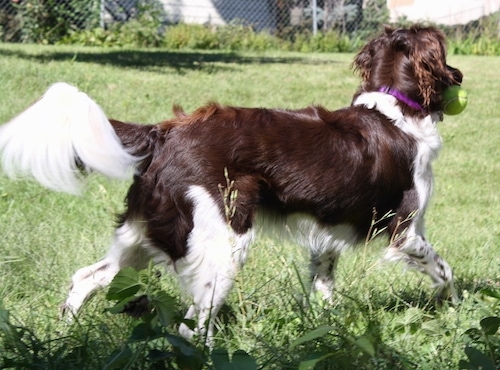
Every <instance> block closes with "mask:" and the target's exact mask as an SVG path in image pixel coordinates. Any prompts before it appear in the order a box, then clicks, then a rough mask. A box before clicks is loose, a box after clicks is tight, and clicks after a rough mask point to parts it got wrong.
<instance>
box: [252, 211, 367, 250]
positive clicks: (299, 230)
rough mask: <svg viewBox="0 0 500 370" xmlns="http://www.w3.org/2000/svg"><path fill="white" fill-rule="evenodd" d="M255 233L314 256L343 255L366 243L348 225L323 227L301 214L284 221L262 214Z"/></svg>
mask: <svg viewBox="0 0 500 370" xmlns="http://www.w3.org/2000/svg"><path fill="white" fill-rule="evenodd" d="M255 229H256V231H257V233H259V234H260V233H264V234H267V235H269V236H271V237H274V238H279V239H281V240H282V239H287V240H289V241H290V242H291V243H295V244H300V245H302V246H304V247H306V248H307V249H308V251H309V252H310V253H311V255H321V254H324V253H326V252H335V253H338V254H340V253H342V252H344V251H345V250H346V249H348V248H350V247H352V246H354V245H356V244H357V243H359V241H360V240H361V239H362V236H360V235H359V233H358V232H357V231H356V229H355V228H354V227H353V226H351V225H349V224H347V223H341V224H337V225H333V226H329V225H321V224H320V223H318V222H317V221H316V220H315V219H314V217H311V216H309V215H307V214H300V213H299V214H293V215H289V216H284V217H275V216H270V215H269V214H262V213H261V214H258V216H257V218H256V227H255Z"/></svg>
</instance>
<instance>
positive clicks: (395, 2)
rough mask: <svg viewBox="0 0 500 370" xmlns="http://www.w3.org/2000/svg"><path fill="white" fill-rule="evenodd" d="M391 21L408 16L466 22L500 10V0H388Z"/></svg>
mask: <svg viewBox="0 0 500 370" xmlns="http://www.w3.org/2000/svg"><path fill="white" fill-rule="evenodd" d="M387 6H388V7H389V10H390V16H391V21H396V20H398V18H401V17H403V16H406V18H407V19H408V20H410V21H432V22H435V23H439V24H447V25H453V24H465V23H467V22H470V21H472V20H475V19H478V18H480V17H482V16H485V15H488V14H491V13H494V12H497V11H499V10H500V0H388V1H387Z"/></svg>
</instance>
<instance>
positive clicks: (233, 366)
mask: <svg viewBox="0 0 500 370" xmlns="http://www.w3.org/2000/svg"><path fill="white" fill-rule="evenodd" d="M211 358H212V361H213V363H214V368H215V369H216V370H255V369H257V363H256V362H255V360H254V358H253V357H252V356H250V355H249V354H248V353H246V352H245V351H242V350H238V351H236V352H234V353H233V356H232V358H231V360H230V359H229V354H228V353H227V351H226V350H224V349H218V350H215V351H213V352H212V354H211Z"/></svg>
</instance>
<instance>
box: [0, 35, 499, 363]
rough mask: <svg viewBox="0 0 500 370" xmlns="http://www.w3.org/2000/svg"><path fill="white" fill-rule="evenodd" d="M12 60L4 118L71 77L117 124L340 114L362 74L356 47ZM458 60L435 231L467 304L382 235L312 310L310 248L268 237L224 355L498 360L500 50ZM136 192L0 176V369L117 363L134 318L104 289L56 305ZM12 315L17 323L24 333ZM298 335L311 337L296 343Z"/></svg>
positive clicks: (430, 225)
mask: <svg viewBox="0 0 500 370" xmlns="http://www.w3.org/2000/svg"><path fill="white" fill-rule="evenodd" d="M0 55H1V57H0V71H1V72H0V86H1V88H0V101H1V104H0V122H1V123H3V122H7V121H8V120H9V119H10V118H12V117H13V116H14V115H15V114H17V113H19V112H20V111H22V110H23V109H25V108H26V107H27V106H28V105H29V104H30V103H31V102H33V101H34V100H35V99H36V98H38V97H39V96H40V95H41V94H42V93H43V91H44V90H45V89H46V88H47V87H48V85H50V84H51V83H53V82H56V81H66V82H69V83H72V84H75V85H76V86H78V87H79V88H80V89H81V90H83V91H85V92H87V93H88V94H89V95H90V96H91V97H92V98H94V99H95V100H96V101H97V102H98V103H99V104H100V105H101V106H102V107H103V108H104V110H105V111H106V112H107V114H108V115H109V116H110V117H114V118H117V119H122V120H127V121H135V122H143V123H154V122H158V121H160V120H163V119H166V118H169V117H171V107H172V105H173V104H181V105H182V106H183V107H184V108H185V109H186V110H187V111H190V110H193V109H195V108H196V107H198V106H200V105H202V104H204V103H206V102H208V101H212V100H217V101H219V102H221V103H224V104H232V105H240V106H261V107H281V108H298V107H303V106H306V105H309V104H321V105H324V106H326V107H327V108H329V109H335V108H339V107H342V106H345V105H347V104H349V103H350V100H351V97H352V95H353V93H354V91H355V89H356V87H357V83H358V79H357V77H356V76H354V75H353V73H352V71H351V70H350V68H349V66H350V63H351V60H352V58H353V55H349V54H292V53H265V54H255V53H254V54H249V53H246V54H230V53H217V52H216V53H209V52H203V53H199V52H168V51H164V50H123V49H93V48H75V47H52V46H51V47H49V46H45V47H42V46H26V45H2V44H0ZM449 64H451V65H452V66H455V67H458V68H460V69H461V70H462V72H463V73H464V76H465V78H464V84H463V86H464V87H465V88H466V89H467V90H468V92H469V106H468V107H467V109H466V110H465V112H464V113H463V114H461V115H459V116H453V117H451V116H449V117H445V120H444V122H442V123H440V131H441V134H442V137H443V141H444V148H443V151H442V152H441V155H440V157H439V158H438V160H437V162H436V164H435V175H436V187H435V192H434V196H433V198H432V202H431V206H430V209H429V211H428V213H427V234H428V235H427V236H428V239H430V240H431V242H432V243H433V244H434V246H435V249H436V250H437V251H438V252H439V253H440V254H441V255H442V256H443V257H444V258H445V259H446V260H447V261H448V262H449V263H450V265H451V266H452V267H453V268H454V273H455V276H456V280H457V283H456V285H457V288H458V291H459V295H460V297H461V299H462V301H461V303H460V304H459V305H457V306H455V307H451V306H449V305H447V304H445V305H444V306H438V307H436V305H435V304H434V300H433V295H432V289H431V287H430V282H429V281H428V280H427V279H426V278H423V277H422V275H421V274H419V273H415V272H413V271H405V269H404V266H402V265H398V264H385V263H382V262H381V261H380V257H381V256H382V253H383V246H384V241H383V240H380V241H375V242H372V243H369V245H367V246H365V247H361V248H360V249H359V250H357V251H356V252H348V253H346V255H345V256H344V257H343V258H342V260H341V262H340V265H339V273H338V274H339V276H338V290H337V292H336V294H335V303H334V304H333V306H325V305H323V304H322V303H321V302H317V301H315V300H314V299H312V300H311V301H308V302H307V304H304V303H305V302H306V301H307V299H306V298H305V297H306V295H305V293H304V289H303V287H302V282H303V281H304V282H305V281H306V280H307V279H306V276H307V272H306V271H307V260H306V259H305V253H304V251H302V250H300V249H298V248H297V247H296V246H294V245H292V244H291V243H288V242H282V241H280V240H274V239H264V238H262V239H259V240H258V241H257V243H256V244H255V245H254V246H253V249H252V251H251V254H250V258H249V260H248V264H247V265H246V266H245V268H244V270H243V271H242V273H241V275H240V276H239V278H238V280H237V282H236V286H235V289H234V291H233V292H232V294H231V295H230V298H229V301H228V305H227V308H226V309H225V310H224V312H223V315H221V320H222V321H221V325H220V330H219V332H218V333H217V335H216V339H215V347H216V348H220V349H225V350H227V351H228V352H229V353H233V352H234V351H236V350H244V351H246V352H247V353H248V354H249V355H250V356H252V358H253V360H255V362H256V363H257V364H258V366H259V367H261V368H266V369H267V368H271V369H285V368H287V369H288V368H290V369H293V368H298V367H299V364H300V363H302V364H303V366H306V365H305V362H304V361H305V360H307V359H310V358H314V357H315V356H316V357H320V356H326V359H325V360H324V361H322V362H319V363H318V365H317V367H316V368H317V369H323V368H324V369H337V368H338V369H349V368H353V369H354V368H356V369H399V368H406V369H457V368H459V361H460V360H464V361H463V362H462V365H461V366H466V364H465V362H466V361H469V362H470V363H469V364H467V366H469V367H467V368H470V369H476V368H478V367H477V366H476V365H478V364H480V365H481V364H482V365H483V368H484V369H487V368H491V369H494V368H495V366H496V367H497V368H498V367H499V366H500V348H499V346H500V340H499V338H498V332H497V331H495V330H494V326H495V324H493V326H491V325H486V324H485V323H488V322H490V323H491V322H494V323H495V322H496V320H497V319H491V320H490V321H488V320H486V321H484V320H483V319H484V318H487V317H494V318H495V317H496V318H498V316H500V300H499V298H498V294H500V293H499V291H500V150H499V144H500V105H499V104H498V102H499V101H500V88H499V86H500V74H499V73H498V71H499V70H500V58H495V57H467V56H450V57H449ZM126 189H127V183H119V182H111V181H108V180H105V179H103V178H101V177H98V176H95V177H94V176H93V177H91V178H90V181H89V184H88V188H87V191H86V192H85V193H84V194H83V196H81V197H73V196H70V195H65V194H57V193H53V192H50V191H48V190H45V189H44V188H42V187H40V186H38V185H36V184H34V183H28V182H22V181H19V182H14V181H11V180H8V179H7V178H5V177H4V176H0V236H1V238H0V368H9V367H11V368H35V367H37V368H47V369H58V368H60V369H76V368H78V369H84V368H86V369H96V368H105V367H106V366H107V365H108V364H115V365H116V364H118V362H113V361H112V360H111V359H112V358H113V356H114V355H116V354H117V353H118V352H119V351H120V350H122V349H123V348H125V346H124V343H125V342H126V341H127V338H129V336H130V332H131V330H132V328H133V327H134V326H136V325H137V322H135V321H133V320H132V319H130V318H127V317H123V316H120V315H111V314H109V313H106V312H103V311H104V308H106V307H109V306H110V305H111V303H109V302H107V301H106V300H105V298H104V292H102V293H98V294H97V295H96V297H95V298H94V299H93V300H92V301H90V302H89V303H88V304H87V305H86V306H85V307H84V309H83V312H82V314H81V315H80V317H79V318H78V320H77V321H76V322H73V323H71V324H69V323H67V322H65V321H61V320H60V319H59V311H58V306H59V305H60V303H61V302H62V301H63V300H64V298H65V294H66V292H67V288H68V286H69V280H70V277H71V276H72V274H73V273H74V271H76V269H77V268H79V267H82V266H85V265H88V264H90V263H93V262H95V261H96V260H97V259H99V258H100V257H101V256H102V255H103V254H104V253H105V252H106V250H107V247H108V245H109V243H110V240H111V235H112V230H113V223H114V221H113V219H114V215H115V213H118V212H121V211H122V210H123V203H122V201H123V197H124V195H125V192H126ZM162 287H163V289H164V290H165V291H166V292H168V293H169V294H171V295H172V296H174V297H178V299H177V300H176V303H177V308H176V309H177V310H178V311H179V312H182V311H183V310H185V308H186V302H185V300H183V299H182V298H181V296H180V294H179V291H178V289H177V286H176V285H175V281H174V280H173V279H171V278H168V277H166V278H165V279H164V280H163V281H162ZM495 295H496V296H497V297H496V298H495ZM2 306H3V310H2V309H1V307H2ZM306 306H307V307H306ZM6 311H9V312H10V323H11V324H13V325H17V326H18V328H17V329H16V330H17V331H16V332H15V333H16V334H15V335H14V334H12V332H11V331H9V330H11V329H12V326H8V325H6V324H5V322H6V320H5V318H6ZM481 320H483V321H481ZM481 322H482V323H483V326H481V324H480V323H481ZM326 326H331V328H325V327H326ZM492 327H493V329H492ZM317 328H322V329H324V331H323V332H322V331H321V329H320V331H316V332H315V331H314V330H315V329H317ZM481 328H483V329H482V330H481ZM471 329H472V330H471ZM475 329H477V330H475ZM167 330H169V331H170V332H171V333H173V334H175V328H173V327H171V328H167ZM488 330H489V331H488ZM495 332H496V334H495ZM9 333H10V334H9ZM304 335H306V337H303V336H304ZM301 337H302V339H303V340H304V342H303V343H298V342H294V341H296V340H297V339H299V338H301ZM307 339H310V340H307ZM367 343H368V344H367ZM152 345H154V344H151V343H140V344H136V345H134V346H131V347H130V348H132V349H131V350H132V355H131V356H129V357H128V358H127V361H128V362H127V364H126V365H124V363H119V366H118V365H116V366H115V365H110V368H127V366H128V367H129V368H138V369H139V368H148V367H151V368H152V367H153V365H150V364H152V362H153V361H152V360H151V358H145V353H147V350H148V348H149V347H148V346H152ZM165 346H166V345H165ZM194 348H197V349H200V348H202V346H201V345H200V344H199V343H195V347H194ZM122 352H123V351H122ZM199 353H201V354H202V356H203V355H204V356H206V352H203V349H200V352H199ZM466 353H467V354H469V356H470V358H471V359H470V360H469V359H468V357H467V354H466ZM186 356H187V355H186ZM236 357H237V356H235V359H236ZM174 362H175V361H174ZM164 363H168V364H169V365H168V366H173V365H172V363H173V362H169V360H165V362H164ZM156 365H157V367H155V368H162V367H161V366H160V365H159V362H158V363H156ZM113 366H114V367H113ZM168 366H166V367H163V368H169V367H168ZM176 366H178V367H179V368H192V367H189V366H182V365H176ZM474 366H476V367H474ZM488 366H489V367H488ZM220 368H222V367H220ZM226 368H230V367H226ZM235 368H238V367H235ZM241 368H243V367H241ZM303 368H304V369H305V368H307V367H303Z"/></svg>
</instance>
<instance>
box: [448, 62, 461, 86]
mask: <svg viewBox="0 0 500 370" xmlns="http://www.w3.org/2000/svg"><path fill="white" fill-rule="evenodd" d="M446 67H448V71H450V72H451V74H452V76H453V81H452V85H460V84H461V83H462V79H463V77H464V75H463V74H462V72H460V70H458V69H457V68H453V67H450V66H448V65H447V66H446Z"/></svg>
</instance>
